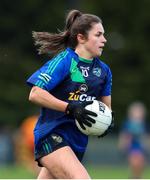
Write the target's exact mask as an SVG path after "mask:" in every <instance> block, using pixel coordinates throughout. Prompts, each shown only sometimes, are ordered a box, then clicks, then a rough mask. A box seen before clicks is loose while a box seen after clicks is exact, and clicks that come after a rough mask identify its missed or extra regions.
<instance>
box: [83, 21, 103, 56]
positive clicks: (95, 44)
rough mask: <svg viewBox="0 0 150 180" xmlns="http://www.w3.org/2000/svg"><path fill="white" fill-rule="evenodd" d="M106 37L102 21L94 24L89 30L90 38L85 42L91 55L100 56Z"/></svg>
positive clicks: (85, 46)
mask: <svg viewBox="0 0 150 180" xmlns="http://www.w3.org/2000/svg"><path fill="white" fill-rule="evenodd" d="M105 43H106V39H105V37H104V28H103V26H102V24H101V23H97V24H94V25H93V27H92V29H91V30H90V31H89V32H88V38H87V40H86V42H85V44H84V48H85V49H86V51H88V53H89V54H90V55H91V57H96V56H100V55H101V54H102V51H103V48H104V46H105Z"/></svg>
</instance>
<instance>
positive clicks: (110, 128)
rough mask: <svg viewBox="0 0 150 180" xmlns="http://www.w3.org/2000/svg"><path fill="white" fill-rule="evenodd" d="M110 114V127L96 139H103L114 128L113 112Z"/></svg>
mask: <svg viewBox="0 0 150 180" xmlns="http://www.w3.org/2000/svg"><path fill="white" fill-rule="evenodd" d="M111 114H112V121H111V124H110V126H109V127H108V129H107V130H106V131H105V132H104V133H103V134H101V135H100V136H98V138H101V137H104V136H106V135H107V134H108V133H110V132H111V131H112V129H113V128H114V111H112V112H111Z"/></svg>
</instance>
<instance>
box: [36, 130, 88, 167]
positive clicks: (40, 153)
mask: <svg viewBox="0 0 150 180" xmlns="http://www.w3.org/2000/svg"><path fill="white" fill-rule="evenodd" d="M65 146H69V147H70V145H69V143H68V142H67V141H66V140H65V139H64V138H63V137H62V136H61V135H59V134H57V133H51V134H49V135H48V136H47V137H45V138H44V139H42V140H41V141H40V142H39V144H38V145H36V146H35V151H34V155H35V161H37V162H38V166H40V167H42V164H41V163H40V162H39V159H40V158H41V157H44V156H46V155H48V154H50V153H52V152H54V151H56V150H57V149H60V148H62V147H65ZM73 151H74V150H73ZM74 153H75V155H76V156H77V158H78V159H79V161H82V159H83V155H84V152H76V151H74Z"/></svg>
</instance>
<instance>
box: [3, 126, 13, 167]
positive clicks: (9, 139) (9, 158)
mask: <svg viewBox="0 0 150 180" xmlns="http://www.w3.org/2000/svg"><path fill="white" fill-rule="evenodd" d="M12 134H13V130H12V129H11V128H10V127H9V126H6V125H5V126H4V125H0V166H1V165H10V164H13V163H14V143H13V136H12Z"/></svg>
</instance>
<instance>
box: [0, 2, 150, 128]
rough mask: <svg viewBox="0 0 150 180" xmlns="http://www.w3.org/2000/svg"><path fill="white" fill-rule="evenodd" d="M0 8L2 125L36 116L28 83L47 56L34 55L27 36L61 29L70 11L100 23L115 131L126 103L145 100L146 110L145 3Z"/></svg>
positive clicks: (148, 24) (149, 25) (149, 28)
mask: <svg viewBox="0 0 150 180" xmlns="http://www.w3.org/2000/svg"><path fill="white" fill-rule="evenodd" d="M0 4H1V5H0V68H1V70H0V85H1V90H0V115H1V116H0V125H7V124H9V125H10V126H12V127H16V126H18V125H19V124H20V123H21V122H22V121H23V119H24V118H25V117H27V116H29V115H32V114H35V113H37V112H38V107H37V106H33V105H31V104H30V103H29V102H28V94H29V87H27V86H26V79H27V78H28V76H30V75H31V74H32V73H33V72H34V71H35V70H36V69H37V68H38V67H40V65H41V64H43V63H44V62H45V58H47V57H42V56H39V55H37V51H36V48H35V47H34V44H33V40H32V35H31V33H32V31H33V30H35V31H49V32H56V31H57V29H60V30H62V29H63V27H64V14H66V12H67V10H70V9H79V10H81V11H83V12H86V13H93V14H96V15H98V16H100V17H101V18H102V20H103V25H104V27H105V35H106V38H107V45H106V47H105V49H104V53H103V55H102V57H101V59H102V60H103V61H105V62H106V63H107V64H108V65H109V66H110V67H111V69H112V73H113V91H112V92H113V93H112V107H113V109H114V111H115V112H116V130H117V128H118V127H119V125H120V122H121V120H122V118H123V116H124V114H125V111H126V107H127V106H128V104H129V103H130V102H132V101H134V100H140V101H143V102H144V103H145V104H146V106H147V107H148V109H149V107H150V98H149V96H148V94H149V92H150V86H149V78H150V73H149V69H150V61H149V57H150V51H149V42H150V36H149V32H150V20H149V19H150V13H149V7H150V1H149V0H143V1H140V0H132V1H131V0H124V1H120V0H114V1H111V0H101V1H100V0H76V1H75V0H61V1H59V0H55V1H54V0H51V1H48V0H45V1H43V0H26V1H25V0H23V1H18V0H14V1H8V0H5V1H4V0H1V3H0Z"/></svg>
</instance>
